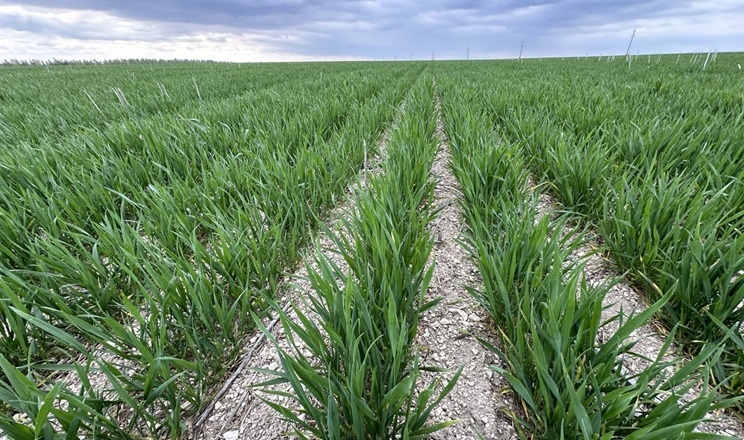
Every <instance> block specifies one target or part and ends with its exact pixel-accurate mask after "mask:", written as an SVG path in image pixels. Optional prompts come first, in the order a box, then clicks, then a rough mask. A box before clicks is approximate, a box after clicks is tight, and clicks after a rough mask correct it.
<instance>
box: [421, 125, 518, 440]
mask: <svg viewBox="0 0 744 440" xmlns="http://www.w3.org/2000/svg"><path fill="white" fill-rule="evenodd" d="M437 131H438V135H439V139H440V143H441V145H440V148H439V151H438V153H437V156H436V158H435V159H434V164H433V166H432V174H433V175H434V177H435V178H436V179H437V185H436V187H435V189H434V196H435V198H436V203H437V204H438V205H440V206H441V207H442V210H441V212H440V213H439V216H438V217H437V218H436V219H435V220H434V221H433V222H432V223H431V234H432V236H433V237H434V249H433V250H432V254H431V257H430V261H431V263H432V264H435V267H434V274H433V277H432V281H431V284H430V286H429V292H428V294H427V296H428V298H427V299H434V298H442V299H443V300H442V302H441V303H439V305H438V306H437V307H436V308H434V309H432V310H430V311H429V312H428V313H426V314H425V315H424V316H423V317H422V319H421V323H420V327H419V334H418V337H417V339H416V341H415V345H416V346H417V347H420V350H421V353H422V358H423V362H422V363H423V365H430V366H440V367H446V368H449V369H451V370H452V371H455V370H456V369H457V368H459V367H460V366H463V372H462V375H461V376H460V379H459V380H458V382H457V385H456V386H455V387H454V388H453V390H452V391H451V393H450V394H449V395H448V396H447V397H446V398H445V399H444V400H443V401H442V403H441V405H440V406H439V408H437V409H435V410H434V412H433V419H434V420H433V422H441V421H445V420H451V419H457V420H461V422H460V423H458V424H457V425H455V426H453V427H451V428H448V429H446V430H444V431H440V432H438V433H435V434H434V435H432V438H434V439H441V440H445V439H477V438H479V437H478V435H481V436H482V437H483V438H486V439H515V438H517V435H516V432H515V429H514V426H513V424H512V421H511V418H510V417H509V416H508V415H507V412H512V413H513V412H515V411H516V410H515V408H516V406H515V403H514V399H513V398H512V397H511V392H510V389H509V386H508V384H507V382H506V380H504V378H503V377H501V376H500V375H499V374H497V373H496V372H494V371H492V370H491V369H490V368H489V367H490V366H493V365H499V366H503V365H501V361H500V360H499V359H497V358H496V356H495V355H494V354H493V353H491V352H490V351H489V350H487V349H486V348H485V347H484V346H483V345H482V344H481V343H480V342H479V341H478V340H477V339H476V336H477V337H480V338H483V339H485V340H488V341H489V342H490V343H492V344H494V345H498V341H497V338H496V337H495V335H494V333H493V331H492V330H491V329H490V328H489V322H490V320H489V318H488V316H487V314H486V312H485V310H483V308H482V307H480V306H479V305H478V303H477V302H476V301H475V300H474V299H473V298H472V296H471V295H470V294H469V293H468V292H467V290H466V287H472V288H477V287H480V286H479V285H480V284H481V278H480V274H479V273H478V269H477V268H476V266H475V264H474V262H473V261H472V259H471V258H470V256H469V255H468V253H467V252H466V251H465V249H463V247H462V246H461V245H460V244H459V243H458V242H457V240H458V238H459V237H460V235H461V233H462V231H463V229H464V219H463V218H462V215H461V214H460V209H459V206H458V203H457V200H458V198H459V197H460V193H459V183H458V182H457V180H456V179H455V176H454V175H453V174H452V170H451V169H450V166H449V165H450V153H449V146H448V145H447V141H446V139H445V136H444V133H443V131H442V126H441V121H440V123H439V127H438V130H437ZM428 376H429V377H428V378H427V379H429V378H433V375H431V374H429V375H428ZM425 377H426V376H425ZM449 377H451V375H450V376H448V377H447V378H449ZM429 380H431V379H429ZM426 382H428V380H427V381H426Z"/></svg>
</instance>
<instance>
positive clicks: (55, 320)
mask: <svg viewBox="0 0 744 440" xmlns="http://www.w3.org/2000/svg"><path fill="white" fill-rule="evenodd" d="M421 67H422V66H406V67H402V68H399V69H389V70H385V71H377V72H368V73H367V74H366V75H363V76H357V77H354V76H352V75H351V74H347V73H345V72H340V73H337V74H334V75H327V76H326V77H325V78H320V77H312V78H305V79H301V80H297V81H295V82H296V84H292V85H291V86H290V87H288V88H287V89H286V91H285V94H280V93H277V91H276V90H272V89H269V90H266V91H261V90H257V91H255V92H252V93H249V94H247V95H245V96H243V97H241V98H239V99H236V100H223V101H214V102H212V103H205V104H204V105H203V106H200V107H199V109H198V111H197V113H195V114H194V115H192V117H191V118H188V119H186V118H183V117H180V116H176V115H168V114H163V115H153V116H151V117H142V118H132V119H130V120H127V121H125V122H122V123H120V124H112V125H110V126H107V127H106V128H104V129H102V130H90V131H86V132H85V133H82V134H74V135H70V136H62V137H60V140H59V141H50V142H46V141H44V143H42V145H41V146H40V147H38V148H37V147H33V146H31V145H30V144H21V145H18V146H15V147H14V148H13V149H12V150H11V149H6V150H4V151H3V155H2V162H1V163H2V166H3V176H2V179H3V185H2V188H3V189H2V193H1V194H0V213H1V214H0V219H1V220H2V222H3V225H2V234H3V236H2V237H0V250H1V253H2V259H1V263H0V266H1V267H0V299H1V301H0V308H1V309H2V319H0V364H2V374H0V397H2V401H3V402H5V403H4V404H3V405H4V406H3V407H1V408H0V410H1V412H0V426H1V427H2V429H3V430H5V431H6V432H7V433H8V434H9V435H11V436H12V437H13V438H18V439H22V438H38V437H39V436H41V437H43V438H53V436H54V432H55V431H60V432H66V433H68V435H71V436H75V435H81V434H83V433H86V434H85V435H94V436H97V437H100V438H106V437H112V438H123V437H127V436H131V435H141V436H147V435H152V436H168V437H172V438H177V437H178V436H179V434H180V433H181V432H182V431H183V429H184V428H185V426H184V421H185V420H186V419H187V416H188V415H189V414H193V413H195V412H196V411H198V410H199V409H200V408H201V407H203V405H204V404H205V402H206V401H207V400H208V397H209V392H210V389H211V387H212V386H214V385H215V384H217V383H219V381H220V379H221V377H222V376H223V375H224V373H225V371H226V366H229V365H230V364H231V362H232V360H233V359H234V358H235V357H236V356H237V354H238V353H239V350H240V341H241V340H242V339H243V337H244V336H245V335H246V334H248V333H250V332H251V331H252V329H254V328H255V326H254V325H253V317H252V316H253V314H258V315H259V316H260V315H261V314H262V313H263V311H264V310H265V308H266V306H267V304H268V303H269V302H270V300H271V298H272V297H273V294H274V293H275V292H276V290H277V289H278V283H279V281H280V279H281V276H282V274H283V272H284V271H286V270H288V269H291V268H293V267H294V266H295V265H296V264H297V262H298V259H299V254H298V250H299V249H300V248H301V247H302V246H303V245H304V244H305V243H306V242H307V240H308V236H309V234H310V232H311V231H312V230H313V229H314V228H316V227H317V225H318V219H319V218H321V217H322V215H323V213H324V212H326V211H327V210H328V209H329V208H330V207H331V206H333V205H334V203H335V200H336V198H338V197H339V195H340V194H341V193H342V192H343V191H344V190H345V187H346V181H347V180H348V179H349V178H350V177H351V176H352V175H353V174H354V173H355V172H356V170H358V169H359V167H360V166H361V164H362V162H363V160H364V157H365V150H369V152H370V154H371V153H372V152H374V149H375V147H376V139H377V137H378V136H379V134H380V132H381V130H382V128H383V126H384V124H385V122H386V121H388V120H390V118H391V116H392V111H393V108H394V107H395V105H396V103H397V102H399V101H400V99H402V96H403V94H404V92H405V91H406V90H407V89H408V88H409V86H410V84H411V83H412V82H413V80H414V78H415V77H416V76H417V74H418V72H419V71H420V68H421ZM197 115H198V116H197ZM54 381H56V382H57V385H55V386H53V387H52V385H51V384H52V383H53V382H54ZM18 414H24V415H25V416H23V417H20V419H19V416H18ZM14 415H15V416H16V418H15V419H14V418H13V416H14ZM24 418H25V420H26V421H25V422H24Z"/></svg>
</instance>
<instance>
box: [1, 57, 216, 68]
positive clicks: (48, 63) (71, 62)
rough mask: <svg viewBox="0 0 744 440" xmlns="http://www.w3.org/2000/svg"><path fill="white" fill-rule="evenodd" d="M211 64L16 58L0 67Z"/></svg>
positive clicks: (152, 60)
mask: <svg viewBox="0 0 744 440" xmlns="http://www.w3.org/2000/svg"><path fill="white" fill-rule="evenodd" d="M174 62H176V63H195V62H203V63H212V62H214V61H204V60H186V59H172V60H157V59H150V58H130V59H111V60H58V59H56V58H52V59H51V60H19V59H17V58H11V59H5V60H3V61H2V63H0V66H3V67H6V66H96V65H106V64H160V63H174Z"/></svg>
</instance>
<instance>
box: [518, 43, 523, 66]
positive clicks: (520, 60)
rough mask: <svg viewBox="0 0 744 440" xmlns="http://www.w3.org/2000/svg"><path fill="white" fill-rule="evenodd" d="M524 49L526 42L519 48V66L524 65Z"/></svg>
mask: <svg viewBox="0 0 744 440" xmlns="http://www.w3.org/2000/svg"><path fill="white" fill-rule="evenodd" d="M522 49H524V41H522V45H521V46H520V47H519V64H522Z"/></svg>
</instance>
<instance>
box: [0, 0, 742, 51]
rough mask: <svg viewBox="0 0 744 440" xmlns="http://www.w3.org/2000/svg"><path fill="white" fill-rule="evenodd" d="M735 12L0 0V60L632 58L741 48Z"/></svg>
mask: <svg viewBox="0 0 744 440" xmlns="http://www.w3.org/2000/svg"><path fill="white" fill-rule="evenodd" d="M741 16H744V3H742V2H741V1H738V0H721V1H707V0H706V1H692V0H650V1H643V0H624V1H602V0H527V1H518V0H495V1H485V0H470V1H468V0H431V1H425V0H413V1H406V2H401V1H397V0H374V1H373V0H212V1H210V0H182V1H175V0H159V1H153V0H127V1H117V2H101V1H98V0H54V1H53V0H28V1H24V2H12V1H7V0H0V50H2V53H0V58H3V57H5V58H11V57H18V58H24V57H25V58H30V57H41V58H51V57H57V58H82V57H83V55H86V56H90V57H94V58H101V57H115V58H122V57H128V56H131V55H129V54H137V53H140V54H142V55H141V57H142V56H147V57H156V58H173V57H174V56H176V54H186V55H190V56H187V58H204V59H223V60H233V61H251V60H291V59H297V60H305V59H379V58H386V59H392V58H394V57H398V58H409V57H413V58H424V59H428V58H430V57H431V54H432V52H433V53H435V56H436V57H437V58H438V59H439V58H463V57H464V56H465V53H466V51H468V50H469V53H470V56H471V57H490V56H495V55H498V56H516V55H517V54H518V52H519V48H520V46H521V43H522V42H524V45H525V55H526V56H541V57H542V56H550V55H555V56H567V55H585V54H587V53H592V54H598V53H610V52H612V53H623V52H624V51H625V49H626V47H627V41H628V39H629V38H630V34H631V33H632V31H633V29H637V35H636V41H635V42H634V49H636V50H638V51H640V52H641V53H651V52H674V51H693V50H709V49H718V50H742V49H744V48H742V47H741V44H742V43H741V42H744V31H742V30H741V29H740V28H741V27H740V26H739V24H738V23H737V22H736V17H741ZM76 50H77V51H79V52H75V51H76ZM78 53H79V54H80V55H77V54H78ZM125 54H126V55H125Z"/></svg>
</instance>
